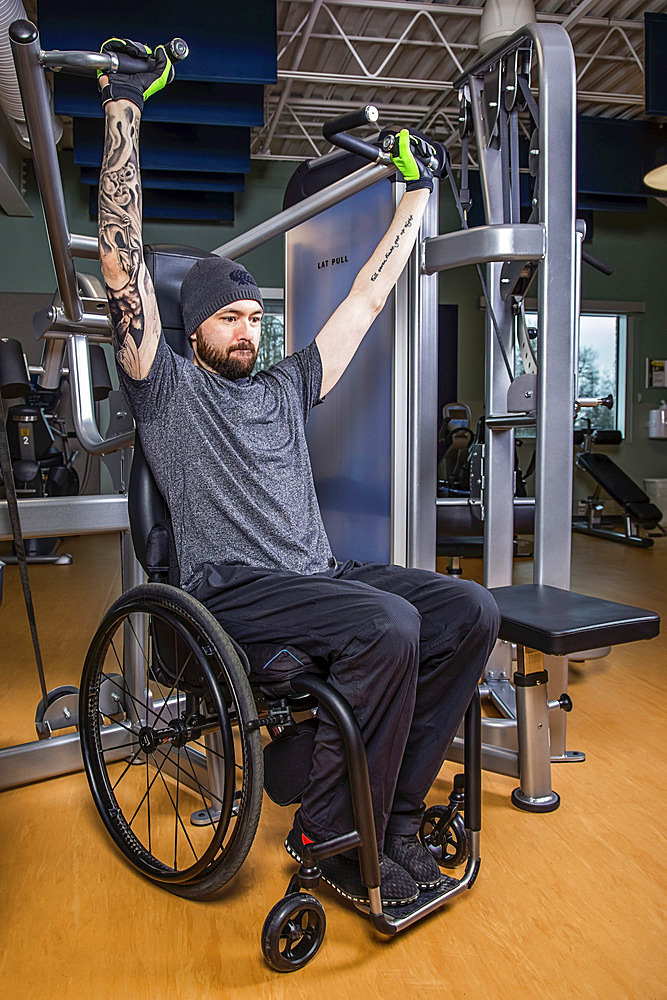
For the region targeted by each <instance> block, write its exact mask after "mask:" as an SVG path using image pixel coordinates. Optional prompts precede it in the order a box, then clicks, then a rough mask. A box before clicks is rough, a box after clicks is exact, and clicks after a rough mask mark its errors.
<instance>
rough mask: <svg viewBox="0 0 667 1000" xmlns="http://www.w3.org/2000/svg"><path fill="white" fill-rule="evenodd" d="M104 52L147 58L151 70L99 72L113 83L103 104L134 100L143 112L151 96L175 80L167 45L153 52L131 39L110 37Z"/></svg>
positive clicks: (104, 90)
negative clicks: (146, 101) (145, 102)
mask: <svg viewBox="0 0 667 1000" xmlns="http://www.w3.org/2000/svg"><path fill="white" fill-rule="evenodd" d="M100 52H119V53H123V55H126V56H132V57H134V58H136V59H147V60H148V61H149V63H150V64H151V65H150V69H147V70H144V71H143V72H140V73H132V74H130V73H120V72H118V73H109V74H104V73H102V72H98V74H97V75H98V77H100V76H104V75H107V76H108V80H109V82H108V83H107V85H106V87H102V104H103V105H104V104H106V103H107V101H120V100H126V101H132V103H133V104H136V106H137V107H138V108H139V110H140V111H141V110H142V109H143V106H144V101H145V100H147V99H148V98H149V97H150V96H151V94H156V93H157V92H158V90H162V88H163V87H166V86H167V84H168V83H171V81H172V80H173V79H174V67H173V65H172V62H171V60H170V58H169V56H168V55H167V52H166V49H165V47H164V45H158V46H157V47H156V49H155V51H154V52H153V51H152V50H151V49H150V48H149V47H148V46H147V45H144V44H143V43H142V42H133V41H132V40H131V39H129V38H109V39H108V41H106V42H105V43H104V45H103V46H102V48H101V49H100Z"/></svg>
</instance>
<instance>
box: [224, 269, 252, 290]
mask: <svg viewBox="0 0 667 1000" xmlns="http://www.w3.org/2000/svg"><path fill="white" fill-rule="evenodd" d="M229 278H230V280H231V281H233V282H235V284H237V285H255V280H254V278H253V276H252V275H251V274H248V272H247V271H230V272H229ZM255 287H256V286H255Z"/></svg>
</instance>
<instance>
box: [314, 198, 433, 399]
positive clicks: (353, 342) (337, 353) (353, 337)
mask: <svg viewBox="0 0 667 1000" xmlns="http://www.w3.org/2000/svg"><path fill="white" fill-rule="evenodd" d="M429 194H430V191H428V190H424V189H420V190H416V191H406V193H405V194H404V195H403V197H402V198H401V201H400V203H399V206H398V208H397V210H396V214H395V215H394V218H393V219H392V222H391V225H390V226H389V229H388V230H387V232H386V233H385V235H384V236H383V237H382V239H381V240H380V242H379V244H378V245H377V247H376V248H375V250H374V251H373V253H372V255H371V257H370V258H369V260H368V261H367V262H366V263H365V264H364V266H363V267H362V268H361V270H360V271H359V273H358V275H357V276H356V278H355V279H354V284H353V285H352V288H351V290H350V293H349V295H348V296H347V298H346V299H345V300H344V301H343V302H341V304H340V305H339V306H338V308H337V309H336V311H335V313H334V314H333V315H332V316H331V318H330V319H329V320H328V321H327V323H326V324H325V325H324V326H323V327H322V329H321V330H320V332H319V333H318V335H317V338H316V343H317V346H318V349H319V352H320V357H321V359H322V389H321V395H322V396H325V395H326V393H327V392H329V391H330V390H331V389H333V387H334V386H335V384H336V382H337V381H338V379H339V378H340V377H341V375H342V374H343V372H344V371H345V369H346V368H347V366H348V365H349V363H350V361H351V360H352V358H353V357H354V354H355V352H356V350H357V348H358V347H359V344H360V343H361V341H362V340H363V338H364V336H365V335H366V333H367V332H368V330H369V328H370V326H371V324H372V323H373V320H374V319H375V318H376V316H378V315H379V314H380V312H381V311H382V309H383V307H384V304H385V302H386V301H387V296H388V295H389V292H390V291H391V290H392V288H393V287H394V285H395V284H396V282H397V281H398V278H399V277H400V274H401V271H402V270H403V268H404V267H405V265H406V263H407V260H408V257H409V256H410V253H411V251H412V248H413V246H414V245H415V241H416V239H417V235H418V233H419V226H420V224H421V220H422V217H423V215H424V212H425V210H426V204H427V202H428V198H429Z"/></svg>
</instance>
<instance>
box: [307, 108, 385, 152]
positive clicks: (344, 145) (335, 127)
mask: <svg viewBox="0 0 667 1000" xmlns="http://www.w3.org/2000/svg"><path fill="white" fill-rule="evenodd" d="M378 117H379V115H378V110H377V108H375V107H373V105H372V104H368V105H366V107H365V108H360V110H359V111H351V112H350V113H349V114H347V115H341V116H340V117H339V118H334V119H333V120H332V121H329V122H325V123H324V125H323V126H322V135H323V136H324V138H325V139H327V140H328V141H329V142H330V143H331V144H332V145H333V146H339V147H340V149H345V150H347V152H348V153H354V154H355V155H356V156H361V157H363V158H364V159H365V160H370V161H371V163H391V157H390V156H389V154H388V153H385V152H384V151H383V150H381V149H379V148H378V147H377V146H374V145H373V144H372V143H371V142H365V140H364V139H358V138H357V137H356V136H354V135H350V134H349V133H348V132H347V131H346V129H349V128H359V127H360V126H361V125H368V124H372V123H374V122H376V121H377V120H378Z"/></svg>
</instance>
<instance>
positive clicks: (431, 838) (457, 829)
mask: <svg viewBox="0 0 667 1000" xmlns="http://www.w3.org/2000/svg"><path fill="white" fill-rule="evenodd" d="M419 839H420V840H421V842H422V844H423V845H424V847H425V848H426V849H427V850H428V851H430V852H431V854H432V855H433V857H434V858H435V860H436V861H437V862H438V864H439V865H440V867H441V868H458V866H459V865H462V864H463V862H464V861H466V860H467V858H468V854H469V853H470V850H469V847H468V837H467V836H466V831H465V824H464V822H463V817H462V816H461V814H460V813H454V815H453V816H451V807H449V806H431V808H430V809H427V810H426V812H425V813H424V818H423V819H422V825H421V827H420V829H419Z"/></svg>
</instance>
